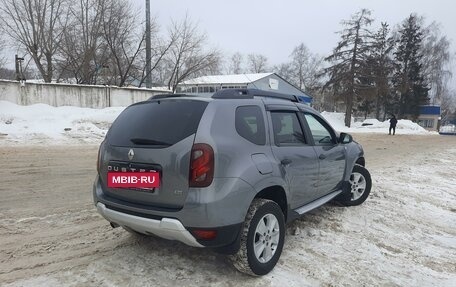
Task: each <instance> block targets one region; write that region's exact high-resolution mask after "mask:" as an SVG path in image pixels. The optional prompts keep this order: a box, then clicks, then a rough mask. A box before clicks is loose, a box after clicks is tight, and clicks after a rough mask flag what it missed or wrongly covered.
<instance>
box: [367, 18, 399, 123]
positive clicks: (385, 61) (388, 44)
mask: <svg viewBox="0 0 456 287" xmlns="http://www.w3.org/2000/svg"><path fill="white" fill-rule="evenodd" d="M389 34H390V29H389V27H388V24H387V23H385V22H382V23H381V27H380V29H379V30H378V31H377V33H375V35H374V37H373V39H374V40H373V45H372V49H371V55H370V60H369V67H370V69H371V72H372V73H371V76H372V80H373V82H374V85H375V91H374V93H375V100H374V102H373V103H372V105H375V117H376V118H377V119H379V120H380V112H381V111H382V110H383V120H385V118H386V112H387V110H388V109H389V106H390V105H391V94H390V93H391V92H390V79H391V76H392V73H393V60H392V50H393V48H394V41H393V38H392V37H391V36H390V35H389Z"/></svg>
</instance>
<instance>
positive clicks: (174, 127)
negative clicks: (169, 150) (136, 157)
mask: <svg viewBox="0 0 456 287" xmlns="http://www.w3.org/2000/svg"><path fill="white" fill-rule="evenodd" d="M206 106H207V102H203V101H195V100H160V101H146V102H142V103H139V104H135V105H131V106H129V107H128V108H126V109H125V110H124V111H123V112H122V113H121V114H120V115H119V116H118V117H117V119H116V120H115V121H114V123H113V124H112V126H111V128H110V130H109V133H108V141H109V143H110V144H111V145H113V146H144V145H147V146H150V147H154V146H155V147H166V146H170V145H173V144H175V143H177V142H179V141H181V140H183V139H184V138H186V137H188V136H190V135H191V134H194V133H195V132H196V130H197V128H198V125H199V122H200V120H201V117H202V115H203V113H204V110H205V109H206Z"/></svg>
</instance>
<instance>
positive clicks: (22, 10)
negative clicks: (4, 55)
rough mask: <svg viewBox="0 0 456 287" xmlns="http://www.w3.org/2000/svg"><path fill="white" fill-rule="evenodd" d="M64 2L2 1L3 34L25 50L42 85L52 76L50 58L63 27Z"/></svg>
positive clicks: (64, 16) (38, 0)
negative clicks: (42, 81) (34, 66)
mask: <svg viewBox="0 0 456 287" xmlns="http://www.w3.org/2000/svg"><path fill="white" fill-rule="evenodd" d="M65 7H66V0H2V1H1V5H0V13H1V17H0V23H1V25H2V26H3V29H4V32H5V33H6V34H7V35H8V36H9V37H11V38H12V39H13V40H14V41H15V42H17V43H18V44H20V45H21V46H22V47H23V48H25V49H26V51H27V53H28V54H30V56H31V57H32V58H33V61H34V62H35V65H36V67H37V69H38V70H39V72H40V74H41V75H42V77H43V79H44V81H45V82H51V80H52V78H53V76H54V69H55V68H54V57H55V54H56V52H57V49H58V47H59V45H60V42H61V40H62V35H63V31H64V29H65V26H66V23H67V20H66V19H67V17H66V16H67V15H66V14H67V11H66V9H65Z"/></svg>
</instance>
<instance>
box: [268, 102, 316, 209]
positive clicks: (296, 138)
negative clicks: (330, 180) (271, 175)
mask: <svg viewBox="0 0 456 287" xmlns="http://www.w3.org/2000/svg"><path fill="white" fill-rule="evenodd" d="M269 114H270V119H271V123H272V128H273V133H272V134H273V140H272V142H273V143H274V144H272V145H271V147H272V152H273V154H274V156H275V158H276V159H277V162H278V164H279V166H280V169H281V171H282V173H283V176H284V177H285V179H286V181H287V184H288V188H289V190H290V193H291V200H290V201H289V202H290V205H291V208H297V207H300V206H302V205H304V204H306V203H308V202H311V201H312V200H314V199H316V197H317V183H318V161H317V156H316V153H315V150H314V148H313V147H312V145H311V144H310V143H309V141H308V139H306V138H305V135H304V132H303V129H302V127H301V120H300V119H299V116H298V111H297V110H296V111H295V110H271V111H270V113H269Z"/></svg>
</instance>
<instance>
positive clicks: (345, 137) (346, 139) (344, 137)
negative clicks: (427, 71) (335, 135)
mask: <svg viewBox="0 0 456 287" xmlns="http://www.w3.org/2000/svg"><path fill="white" fill-rule="evenodd" d="M352 141H353V137H352V136H351V135H350V134H347V133H340V136H339V143H342V144H348V143H351V142H352Z"/></svg>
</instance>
